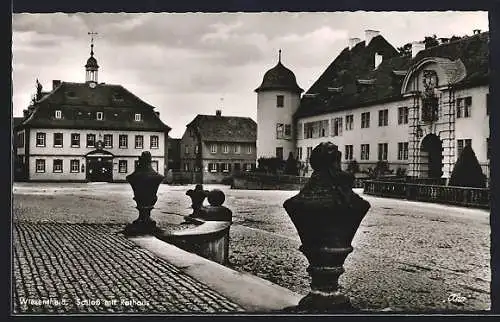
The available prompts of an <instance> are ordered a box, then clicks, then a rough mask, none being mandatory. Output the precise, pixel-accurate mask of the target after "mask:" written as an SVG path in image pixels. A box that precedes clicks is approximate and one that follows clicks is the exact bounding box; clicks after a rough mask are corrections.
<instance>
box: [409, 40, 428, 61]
mask: <svg viewBox="0 0 500 322" xmlns="http://www.w3.org/2000/svg"><path fill="white" fill-rule="evenodd" d="M424 49H425V44H424V43H423V42H420V41H414V42H412V43H411V58H415V56H417V54H418V53H419V52H420V51H421V50H424Z"/></svg>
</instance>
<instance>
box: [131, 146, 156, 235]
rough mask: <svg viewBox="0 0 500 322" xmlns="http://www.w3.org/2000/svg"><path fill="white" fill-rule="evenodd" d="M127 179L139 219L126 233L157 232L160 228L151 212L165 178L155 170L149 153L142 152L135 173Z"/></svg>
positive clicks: (142, 233)
mask: <svg viewBox="0 0 500 322" xmlns="http://www.w3.org/2000/svg"><path fill="white" fill-rule="evenodd" d="M126 179H127V182H128V183H129V184H130V185H131V186H132V190H133V191H134V200H135V202H136V204H137V207H136V208H137V210H139V218H137V219H136V220H134V222H133V223H131V224H129V225H127V226H126V227H125V230H124V233H125V234H126V235H144V234H152V233H155V232H157V231H158V230H159V228H158V227H157V226H156V222H155V221H154V220H152V219H151V210H152V209H153V208H154V205H155V203H156V201H157V200H158V197H157V195H156V193H157V192H158V187H159V186H160V183H161V182H162V181H163V179H164V176H162V175H161V174H159V173H158V172H156V171H155V170H153V168H152V166H151V153H150V152H149V151H145V152H142V154H141V156H140V157H139V162H138V164H137V167H136V168H135V171H134V172H133V173H132V174H129V175H128V176H127V177H126Z"/></svg>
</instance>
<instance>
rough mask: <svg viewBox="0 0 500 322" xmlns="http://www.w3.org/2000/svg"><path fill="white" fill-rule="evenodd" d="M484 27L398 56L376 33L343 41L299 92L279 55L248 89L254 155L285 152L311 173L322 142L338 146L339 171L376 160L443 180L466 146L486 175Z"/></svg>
mask: <svg viewBox="0 0 500 322" xmlns="http://www.w3.org/2000/svg"><path fill="white" fill-rule="evenodd" d="M488 44H489V33H488V32H480V31H479V30H474V33H473V35H470V36H465V37H452V38H450V39H445V38H441V39H436V43H435V44H433V45H429V46H427V48H425V47H426V46H425V44H424V43H423V42H414V43H412V44H411V50H408V51H407V52H403V53H400V52H399V51H398V50H396V49H395V48H394V47H393V46H392V45H391V44H390V43H388V42H387V40H385V38H384V37H383V36H382V35H380V33H379V32H378V31H375V30H366V31H365V39H364V40H363V41H361V39H359V38H351V39H350V40H349V46H348V47H346V48H345V49H344V50H343V51H342V52H341V53H340V54H339V55H338V56H337V57H336V58H335V60H334V61H333V62H332V63H331V64H330V65H329V66H328V67H327V68H326V70H325V71H324V72H323V74H322V75H321V76H320V77H319V78H318V79H317V80H316V81H315V82H314V84H313V85H312V86H311V87H310V88H309V89H308V90H307V91H306V92H305V93H304V94H303V95H302V96H300V95H301V93H302V89H301V88H300V87H299V86H298V84H297V82H296V78H295V75H294V74H293V72H292V71H291V70H289V69H288V68H286V67H285V66H284V65H283V64H282V62H281V53H280V59H279V61H278V64H277V65H276V66H275V67H273V68H272V69H270V70H269V71H267V72H266V73H265V75H264V78H263V81H262V84H261V85H260V87H258V88H257V89H256V90H255V91H256V92H257V124H258V135H257V158H260V157H275V156H277V157H279V158H286V157H287V156H288V153H289V152H292V153H293V154H294V155H295V157H296V158H297V159H298V160H299V161H300V162H301V163H302V165H303V166H304V169H305V171H303V173H302V174H304V175H310V174H311V173H312V171H311V169H310V166H309V163H308V161H309V157H310V155H311V152H312V149H313V148H314V147H315V146H317V145H318V144H319V143H321V142H325V141H331V142H333V143H334V144H336V145H337V146H338V148H339V150H340V151H341V152H342V163H343V168H344V169H345V168H346V167H347V166H348V164H349V163H350V162H353V161H354V160H355V161H356V162H357V164H358V165H359V167H360V170H361V171H363V170H367V169H368V168H372V169H373V168H374V166H375V164H376V163H377V162H378V161H385V162H387V164H388V166H389V168H390V169H391V170H393V171H394V172H396V171H403V172H405V173H406V175H408V176H411V177H419V178H445V179H448V178H449V177H450V175H451V172H452V170H453V167H454V164H455V162H456V160H457V158H458V156H459V155H460V153H461V151H462V149H463V148H464V146H466V145H470V146H471V147H472V149H473V151H474V152H475V154H476V156H477V158H478V160H479V162H480V164H481V167H482V169H483V173H484V174H485V175H486V176H487V177H489V149H490V144H489V133H490V128H489V103H488V102H489V99H488V93H489V80H488V77H489V64H488V60H489V59H488V54H489V50H488Z"/></svg>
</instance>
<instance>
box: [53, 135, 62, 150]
mask: <svg viewBox="0 0 500 322" xmlns="http://www.w3.org/2000/svg"><path fill="white" fill-rule="evenodd" d="M62 146H63V134H62V133H54V147H55V148H62Z"/></svg>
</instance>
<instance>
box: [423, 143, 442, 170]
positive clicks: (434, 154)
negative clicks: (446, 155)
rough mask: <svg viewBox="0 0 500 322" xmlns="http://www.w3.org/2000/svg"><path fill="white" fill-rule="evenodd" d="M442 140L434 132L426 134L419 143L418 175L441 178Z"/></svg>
mask: <svg viewBox="0 0 500 322" xmlns="http://www.w3.org/2000/svg"><path fill="white" fill-rule="evenodd" d="M442 148H443V147H442V142H441V140H440V139H439V137H438V136H437V135H435V134H428V135H427V136H426V137H425V138H424V139H423V140H422V144H421V145H420V166H421V171H420V175H421V177H424V178H441V176H442V175H443V149H442Z"/></svg>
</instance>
